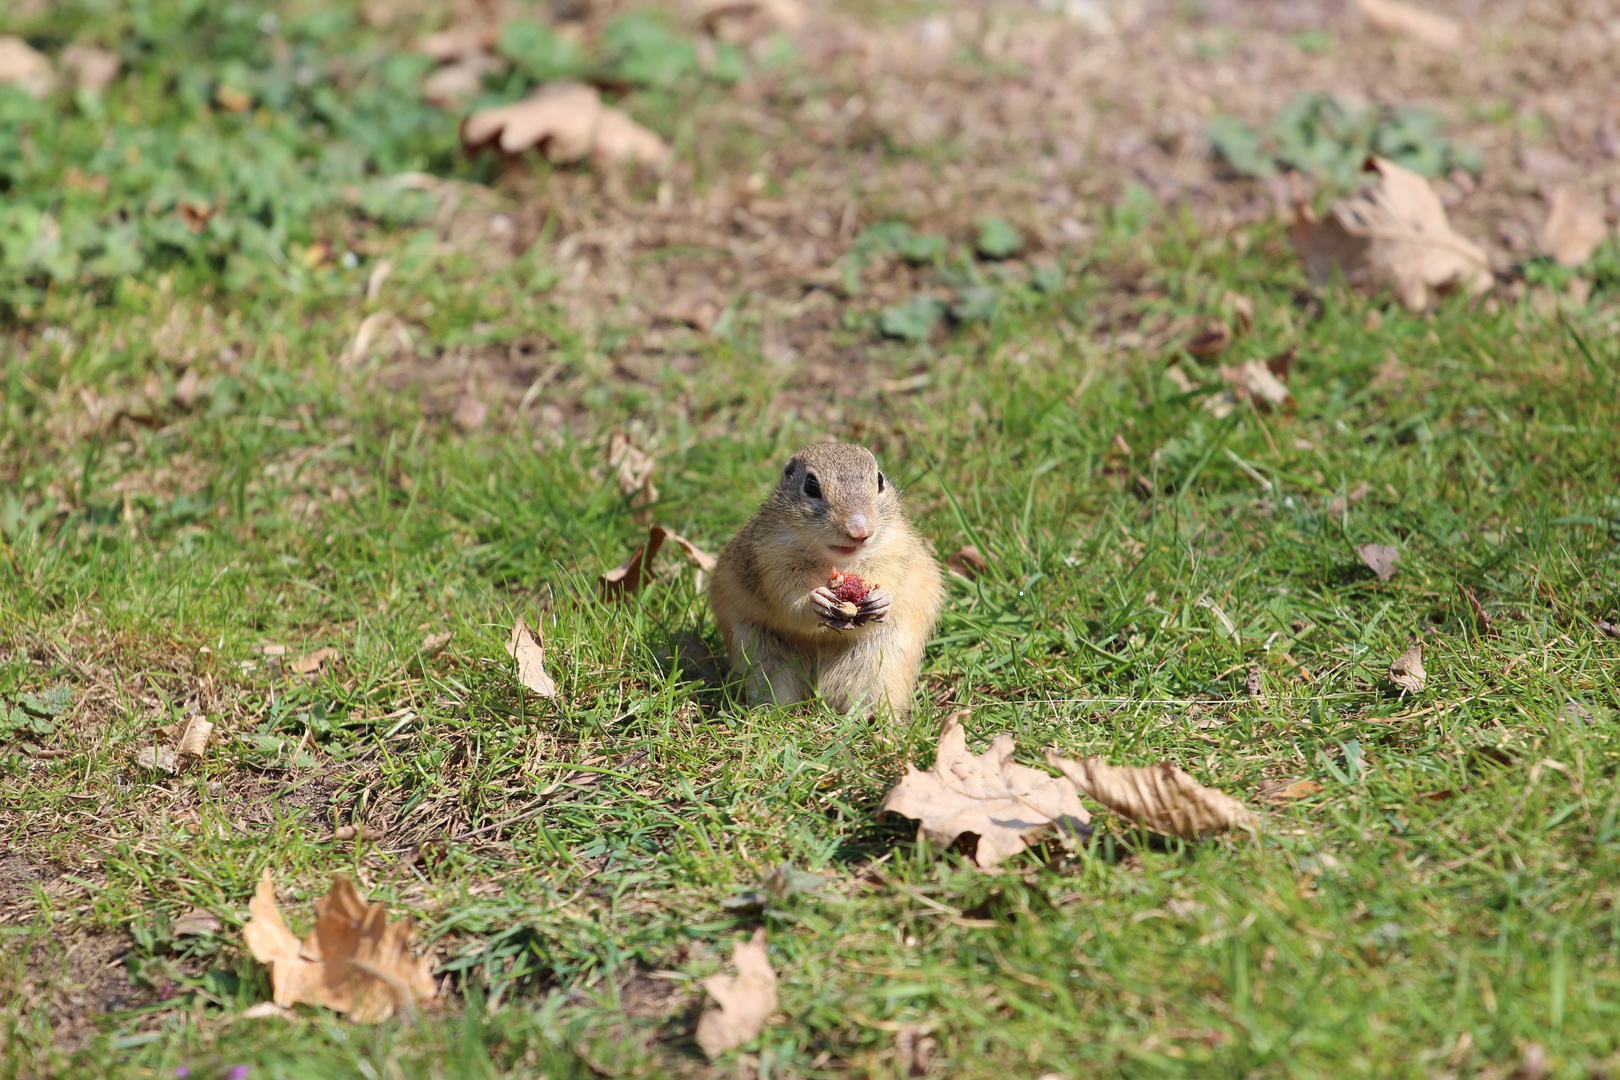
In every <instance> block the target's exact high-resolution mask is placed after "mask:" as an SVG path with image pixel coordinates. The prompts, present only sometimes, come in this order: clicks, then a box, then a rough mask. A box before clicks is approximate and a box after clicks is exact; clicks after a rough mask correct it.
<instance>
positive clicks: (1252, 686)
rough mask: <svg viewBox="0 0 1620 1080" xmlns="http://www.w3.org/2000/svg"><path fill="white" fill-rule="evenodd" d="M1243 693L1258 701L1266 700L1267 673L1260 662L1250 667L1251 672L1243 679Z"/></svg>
mask: <svg viewBox="0 0 1620 1080" xmlns="http://www.w3.org/2000/svg"><path fill="white" fill-rule="evenodd" d="M1243 693H1244V695H1245V696H1246V697H1251V698H1254V699H1255V700H1256V701H1264V700H1265V697H1266V673H1265V669H1263V668H1262V667H1261V666H1260V665H1259V664H1256V665H1255V666H1254V667H1251V668H1250V669H1249V674H1248V675H1246V676H1244V679H1243Z"/></svg>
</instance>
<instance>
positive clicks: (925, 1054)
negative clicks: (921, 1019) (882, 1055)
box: [894, 1024, 939, 1078]
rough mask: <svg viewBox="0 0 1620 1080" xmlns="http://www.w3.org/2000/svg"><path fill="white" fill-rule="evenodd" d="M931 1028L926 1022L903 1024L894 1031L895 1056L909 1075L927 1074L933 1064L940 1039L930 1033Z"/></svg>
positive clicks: (905, 1073)
mask: <svg viewBox="0 0 1620 1080" xmlns="http://www.w3.org/2000/svg"><path fill="white" fill-rule="evenodd" d="M931 1030H932V1029H931V1028H930V1027H929V1026H928V1025H926V1024H901V1025H900V1030H898V1031H896V1032H895V1033H894V1052H895V1056H896V1057H897V1058H899V1063H900V1068H901V1069H902V1070H903V1071H904V1075H906V1076H907V1077H913V1078H914V1077H919V1076H927V1075H928V1070H929V1068H931V1067H932V1066H933V1064H934V1052H935V1051H936V1050H938V1049H939V1040H937V1039H935V1038H934V1037H933V1036H932V1035H930V1034H929V1031H931Z"/></svg>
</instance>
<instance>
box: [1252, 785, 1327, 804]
mask: <svg viewBox="0 0 1620 1080" xmlns="http://www.w3.org/2000/svg"><path fill="white" fill-rule="evenodd" d="M1321 790H1322V785H1321V784H1318V783H1317V782H1316V781H1315V780H1295V781H1294V782H1293V783H1292V784H1286V785H1284V786H1282V787H1279V788H1276V789H1274V790H1271V791H1264V790H1262V791H1261V792H1260V795H1261V797H1262V798H1265V799H1269V800H1271V801H1272V802H1294V801H1295V800H1298V799H1308V798H1310V797H1311V796H1312V795H1315V794H1318V793H1319V792H1321Z"/></svg>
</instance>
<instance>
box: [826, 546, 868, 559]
mask: <svg viewBox="0 0 1620 1080" xmlns="http://www.w3.org/2000/svg"><path fill="white" fill-rule="evenodd" d="M827 546H828V547H830V548H832V552H833V554H834V555H837V556H838V557H839V558H840V559H847V558H849V557H850V556H851V555H853V554H855V553H856V552H857V551H859V550H860V548H859V547H857V546H856V545H854V544H851V545H849V546H848V547H839V546H838V545H837V544H829V545H827Z"/></svg>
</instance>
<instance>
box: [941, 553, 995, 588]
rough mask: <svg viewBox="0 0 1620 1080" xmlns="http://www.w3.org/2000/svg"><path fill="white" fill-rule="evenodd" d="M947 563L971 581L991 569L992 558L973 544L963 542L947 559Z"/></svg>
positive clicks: (954, 570) (955, 571)
mask: <svg viewBox="0 0 1620 1080" xmlns="http://www.w3.org/2000/svg"><path fill="white" fill-rule="evenodd" d="M945 565H946V566H948V567H950V569H951V570H952V571H953V572H954V573H958V574H961V575H962V576H963V577H965V578H967V579H968V580H969V581H972V580H974V579H975V578H977V577H978V576H979V575H980V574H982V573H984V572H985V571H987V570H989V569H990V560H989V559H986V558H985V557H984V554H983V553H982V552H981V551H979V549H978V548H977V547H975V546H974V545H973V544H963V545H962V546H961V547H960V548H958V549H957V550H956V551H955V552H953V553H952V554H951V555H949V556H947V557H946V559H945Z"/></svg>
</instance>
